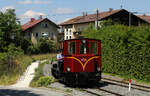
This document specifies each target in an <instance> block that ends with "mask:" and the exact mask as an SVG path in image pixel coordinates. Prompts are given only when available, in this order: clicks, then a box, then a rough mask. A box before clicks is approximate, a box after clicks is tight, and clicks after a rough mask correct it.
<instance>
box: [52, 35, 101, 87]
mask: <svg viewBox="0 0 150 96" xmlns="http://www.w3.org/2000/svg"><path fill="white" fill-rule="evenodd" d="M59 48H60V49H62V50H63V56H64V62H63V64H62V66H63V67H62V68H63V69H58V72H57V73H60V72H59V71H60V70H63V71H62V72H61V73H60V75H59V76H60V78H59V79H61V80H63V81H64V82H66V83H69V84H83V83H86V81H87V82H88V81H94V82H98V81H100V79H101V67H102V65H101V41H100V40H96V39H88V38H83V39H71V40H65V41H63V42H60V44H59ZM54 75H55V74H54ZM57 75H58V74H57Z"/></svg>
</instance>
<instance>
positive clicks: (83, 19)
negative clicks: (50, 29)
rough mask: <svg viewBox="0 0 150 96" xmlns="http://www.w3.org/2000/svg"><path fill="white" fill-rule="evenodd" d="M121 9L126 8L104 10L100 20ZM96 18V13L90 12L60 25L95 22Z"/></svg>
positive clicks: (99, 17) (99, 15) (99, 16)
mask: <svg viewBox="0 0 150 96" xmlns="http://www.w3.org/2000/svg"><path fill="white" fill-rule="evenodd" d="M120 11H124V9H119V10H112V11H107V12H102V13H99V14H98V20H102V19H104V18H106V17H108V16H110V15H113V14H115V13H118V12H120ZM95 20H96V14H90V15H87V16H78V17H75V18H73V19H70V20H68V21H65V22H63V23H61V24H59V25H69V24H77V23H86V22H93V21H95Z"/></svg>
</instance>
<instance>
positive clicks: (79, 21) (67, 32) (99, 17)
mask: <svg viewBox="0 0 150 96" xmlns="http://www.w3.org/2000/svg"><path fill="white" fill-rule="evenodd" d="M109 19H111V20H112V21H113V22H119V23H121V24H124V25H127V26H129V25H133V26H138V25H140V24H143V23H144V24H150V23H149V22H147V21H146V20H144V19H142V18H139V16H136V15H134V14H133V13H131V12H128V11H127V10H125V9H119V10H112V9H111V10H109V11H106V12H101V13H98V14H89V15H87V14H84V15H83V16H78V17H75V18H72V19H70V20H68V21H65V22H63V23H61V24H59V26H61V29H62V32H64V40H68V39H74V38H76V37H77V36H78V35H80V34H82V31H83V30H84V29H86V28H87V27H88V26H89V24H93V25H96V26H97V22H98V25H99V24H100V22H102V21H103V20H109ZM99 26H101V25H99Z"/></svg>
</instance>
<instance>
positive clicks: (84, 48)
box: [80, 40, 88, 54]
mask: <svg viewBox="0 0 150 96" xmlns="http://www.w3.org/2000/svg"><path fill="white" fill-rule="evenodd" d="M87 52H88V46H87V42H86V40H82V43H81V44H80V54H87Z"/></svg>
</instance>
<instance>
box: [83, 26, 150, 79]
mask: <svg viewBox="0 0 150 96" xmlns="http://www.w3.org/2000/svg"><path fill="white" fill-rule="evenodd" d="M83 34H84V36H86V37H89V38H96V39H100V40H101V41H102V64H103V72H106V73H113V74H117V75H121V76H127V77H128V78H134V79H138V80H143V81H150V74H149V73H150V27H149V26H139V27H133V26H132V27H128V26H123V25H109V26H105V27H104V26H103V27H101V28H100V29H99V30H96V29H95V28H94V27H92V26H89V28H88V29H86V30H84V32H83Z"/></svg>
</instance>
